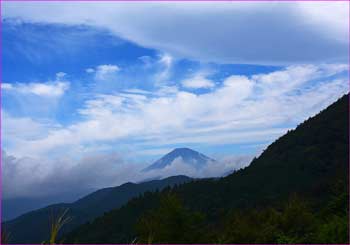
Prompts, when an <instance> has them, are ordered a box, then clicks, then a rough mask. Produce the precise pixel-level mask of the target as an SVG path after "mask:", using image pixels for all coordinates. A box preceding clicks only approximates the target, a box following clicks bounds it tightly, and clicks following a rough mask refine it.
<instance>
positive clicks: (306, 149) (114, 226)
mask: <svg viewBox="0 0 350 245" xmlns="http://www.w3.org/2000/svg"><path fill="white" fill-rule="evenodd" d="M348 135H349V96H348V95H346V96H343V97H342V98H341V99H339V100H338V101H337V102H335V103H334V104H332V105H331V106H329V107H328V108H327V109H325V110H323V111H322V112H320V113H319V114H318V115H316V116H314V117H313V118H310V119H308V120H307V121H305V122H304V123H302V124H300V125H299V126H298V127H297V128H296V129H295V130H292V131H290V132H288V133H287V134H285V135H284V136H282V137H281V138H279V139H277V140H276V141H275V142H274V143H272V144H271V145H270V146H269V147H268V148H267V149H266V150H265V151H264V152H263V153H262V154H261V155H260V156H259V157H258V158H257V159H254V160H253V161H252V163H251V164H250V166H248V167H246V168H245V169H242V170H239V171H237V172H235V173H233V174H231V175H229V176H227V177H225V178H222V179H219V180H214V179H212V180H210V179H209V180H201V181H196V182H191V183H187V184H184V185H181V186H179V187H177V188H173V189H171V190H168V189H167V190H164V191H163V192H162V193H154V194H148V195H144V196H143V197H139V198H135V199H132V200H131V201H129V202H128V204H127V205H125V206H123V207H122V208H120V209H115V210H112V211H110V212H108V213H106V214H105V215H104V216H102V217H99V218H97V219H95V220H94V222H92V223H89V224H85V225H82V226H80V227H79V228H78V229H76V230H74V231H73V232H72V233H70V234H69V235H68V236H67V240H66V241H67V242H70V243H73V242H74V243H130V242H131V241H133V240H134V239H135V238H136V239H140V241H141V242H143V243H147V242H149V241H155V242H157V243H208V242H217V241H218V240H219V242H222V240H221V238H222V237H226V238H225V239H227V241H228V243H244V242H247V243H275V242H280V243H288V242H291V243H296V242H299V243H310V242H314V240H315V239H316V235H317V239H318V238H319V239H320V241H321V242H324V241H328V240H327V239H330V237H332V235H330V234H335V235H333V237H341V239H343V240H340V241H339V242H344V239H347V236H344V234H347V233H346V232H345V233H344V231H347V227H348V220H347V208H344V207H347V203H348V202H347V200H348V185H347V183H348V173H349V171H348V170H349V168H348V160H349V159H348V157H349V156H348V153H349V140H348ZM337 186H341V188H339V187H337ZM336 187H337V188H338V189H341V191H339V192H336V194H334V193H335V192H334V189H335V188H336ZM293 193H294V194H293ZM169 195H170V197H169ZM293 195H297V196H299V197H301V199H302V200H304V199H305V200H307V202H308V203H310V206H311V207H310V211H308V209H307V208H306V206H307V205H304V204H303V202H302V201H300V202H299V201H293V200H292V201H291V202H289V201H288V200H289V199H290V197H291V196H293ZM334 195H336V196H334ZM168 197H169V198H168ZM296 199H298V198H296ZM164 200H165V201H164ZM167 200H168V201H167ZM169 200H172V201H169ZM176 200H178V201H176ZM334 200H336V201H334ZM332 205H333V206H336V205H338V206H339V205H340V207H342V209H339V210H340V211H341V214H339V215H340V216H336V211H334V210H335V209H334V208H328V209H326V210H325V209H324V207H326V206H327V207H328V206H332ZM333 206H332V207H333ZM265 209H266V212H265V211H264V212H263V211H262V210H265ZM247 210H252V211H251V212H250V211H249V215H242V214H238V217H239V218H237V219H234V220H235V222H236V223H235V222H233V225H232V227H233V228H229V229H228V230H229V231H228V232H227V233H225V234H223V233H222V232H224V231H225V230H227V229H226V228H227V227H230V226H223V227H221V226H220V224H222V223H224V222H223V220H225V217H226V216H230V215H229V214H230V213H231V212H234V213H237V212H238V213H241V212H246V211H247ZM259 210H260V211H259ZM271 210H272V211H271ZM332 210H333V211H332ZM340 211H339V212H340ZM247 212H248V211H247ZM320 212H322V213H327V214H328V215H329V216H325V217H326V218H327V220H323V218H322V217H323V216H322V215H321V216H319V213H320ZM260 213H267V214H269V215H268V216H267V217H260V216H259V214H260ZM160 214H161V215H160ZM303 214H305V215H303ZM299 215H300V216H301V217H302V218H304V219H305V220H301V221H300V222H299V223H298V222H297V221H295V220H296V217H299ZM337 215H338V214H337ZM233 217H236V216H233ZM247 217H248V218H247ZM249 217H251V218H250V220H249ZM258 217H259V218H258ZM271 217H273V218H271ZM311 218H312V219H313V221H310V220H311ZM259 219H261V222H260V221H259ZM300 219H301V218H300ZM321 219H322V220H321ZM266 220H267V221H269V222H271V227H272V228H271V229H270V230H268V231H262V230H259V231H257V232H256V235H254V234H253V233H250V232H252V231H253V227H255V226H257V227H259V225H260V226H261V229H265V228H266V227H265V225H263V224H265V223H264V222H266ZM271 220H272V221H271ZM315 220H317V221H315ZM329 220H332V222H333V220H335V221H334V223H331V224H329V223H322V222H331V221H329ZM321 221H322V222H321ZM237 222H238V223H239V224H238V225H237ZM242 222H245V223H242ZM259 222H260V223H259ZM318 223H320V225H317V226H316V225H315V224H318ZM140 224H141V225H140ZM159 224H162V225H161V226H160V225H159ZM311 224H313V225H311ZM218 227H221V228H222V229H221V228H218ZM242 227H247V228H246V231H247V234H246V236H244V237H242V236H241V237H240V236H239V234H238V233H234V232H233V233H232V230H235V229H243V228H242ZM264 227H265V228H264ZM269 227H270V226H267V228H269ZM303 227H314V228H313V229H314V230H308V229H307V228H305V229H303V230H301V229H302V228H303ZM339 227H340V228H339ZM344 227H345V228H344ZM145 229H146V231H145ZM216 229H217V231H215V230H216ZM310 229H311V228H310ZM157 230H159V231H157ZM160 230H161V231H160ZM212 232H214V233H215V232H216V233H215V234H214V235H213V237H215V239H214V238H213V239H214V240H210V239H212V237H210V236H209V235H208V234H210V233H212ZM340 233H341V234H342V235H339V234H340ZM196 234H197V235H196ZM242 234H243V232H242ZM264 234H272V235H271V236H270V237H262V236H263V235H264ZM324 234H326V235H324ZM344 237H345V238H344ZM225 241H226V240H225ZM328 242H329V241H328ZM331 242H334V241H333V240H331Z"/></svg>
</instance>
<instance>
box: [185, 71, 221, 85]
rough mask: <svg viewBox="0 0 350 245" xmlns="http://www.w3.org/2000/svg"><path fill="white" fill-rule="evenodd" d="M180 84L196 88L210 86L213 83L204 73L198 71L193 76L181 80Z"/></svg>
mask: <svg viewBox="0 0 350 245" xmlns="http://www.w3.org/2000/svg"><path fill="white" fill-rule="evenodd" d="M181 84H182V86H183V87H185V88H191V89H197V88H212V87H214V86H215V83H214V82H213V81H212V80H209V79H207V78H206V77H205V74H202V73H198V74H195V75H194V76H193V77H191V78H188V79H185V80H183V81H182V83H181Z"/></svg>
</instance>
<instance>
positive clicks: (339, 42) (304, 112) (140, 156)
mask: <svg viewBox="0 0 350 245" xmlns="http://www.w3.org/2000/svg"><path fill="white" fill-rule="evenodd" d="M133 4H134V5H127V4H125V3H124V4H122V3H84V4H82V3H60V4H58V3H38V2H36V3H30V2H29V3H8V2H6V3H4V9H3V24H2V28H3V30H2V31H3V32H2V37H3V57H2V59H3V63H2V65H3V83H2V97H3V98H2V120H3V127H2V133H3V134H2V135H3V146H2V148H3V151H4V157H3V162H4V164H5V171H4V173H5V175H8V176H12V177H11V178H6V177H5V180H6V179H7V180H8V182H6V183H7V186H11V185H12V186H19V187H18V188H15V191H13V190H12V191H11V192H12V193H14V194H13V195H18V196H21V195H24V193H31V192H34V191H33V190H36V188H38V187H37V186H38V181H35V178H36V177H37V176H35V175H34V176H33V177H30V173H32V172H33V170H35V169H40V171H39V172H40V175H41V177H40V178H42V179H44V180H42V181H44V182H45V181H47V182H48V181H49V180H50V178H52V176H55V178H58V179H60V180H62V182H66V183H70V184H71V185H74V184H76V182H74V181H76V179H78V180H79V181H80V182H81V183H85V185H86V186H85V187H86V188H87V187H89V188H90V187H92V186H93V187H103V186H106V185H114V184H118V183H122V182H125V181H128V180H135V181H136V180H140V179H144V178H146V177H149V176H141V175H140V174H139V173H138V172H137V171H138V170H139V169H140V168H143V167H144V166H145V165H148V164H150V163H151V162H152V161H153V160H156V159H157V158H158V157H160V156H162V155H163V154H164V153H167V152H168V151H170V150H171V149H173V148H175V147H190V148H193V149H196V150H198V151H200V152H203V153H204V154H206V155H209V156H211V157H214V158H216V159H219V160H220V161H219V162H220V164H221V165H215V166H211V167H210V168H208V169H206V170H203V172H202V173H201V176H215V175H218V174H220V173H219V172H220V171H219V170H222V172H225V171H227V170H229V169H232V168H236V167H241V166H242V165H241V164H243V163H242V161H241V159H242V157H243V158H244V157H246V158H245V159H250V157H252V156H254V155H257V154H259V153H260V152H261V150H263V149H264V148H265V147H266V146H267V145H268V144H269V143H271V142H272V141H273V140H275V139H276V138H278V137H279V136H281V135H283V134H284V133H285V132H287V130H289V129H292V128H295V126H296V125H298V124H299V123H301V122H302V121H303V120H305V119H307V118H308V117H310V116H312V115H314V114H316V113H318V112H319V111H320V110H321V109H323V108H325V107H326V106H328V105H329V104H331V103H332V102H334V101H335V100H336V99H337V98H339V97H340V96H342V95H343V94H344V93H346V92H348V83H347V77H348V64H347V63H348V61H347V54H348V37H347V35H348V33H347V31H348V23H347V21H346V23H345V22H344V20H347V18H348V13H347V12H346V11H345V12H344V4H348V3H334V4H327V3H323V4H320V3H318V4H314V5H312V4H310V3H305V4H304V3H302V4H300V3H293V4H291V3H288V4H287V3H283V4H282V3H280V4H274V3H270V6H269V8H268V9H266V8H265V6H262V5H261V4H258V3H255V4H253V3H247V4H242V3H237V4H228V3H218V4H216V5H213V4H211V5H210V4H208V3H205V4H204V3H198V4H197V5H196V4H193V3H192V4H185V3H182V4H181V3H173V4H167V5H165V4H160V3H158V4H156V3H153V4H143V3H133ZM315 9H317V11H315ZM345 9H348V8H346V6H345ZM39 13H46V14H39ZM217 16H220V17H217ZM28 159H29V160H28ZM247 161H248V160H246V162H245V163H244V164H247ZM6 166H7V167H6ZM18 169H21V171H18ZM167 171H168V172H166V173H163V174H164V175H170V174H174V173H193V170H191V169H184V168H183V166H177V167H174V168H173V169H170V170H167ZM186 171H187V172H186ZM191 171H192V172H191ZM92 172H94V173H96V172H98V174H92ZM111 172H113V173H114V174H111ZM13 176H15V177H13ZM57 176H58V177H57ZM76 176H79V178H76ZM82 176H84V177H82ZM23 179H26V180H25V181H20V180H23ZM73 179H75V180H74V181H73ZM41 183H42V182H41ZM5 186H6V184H5ZM24 186H26V187H24ZM48 186H50V185H49V184H48ZM67 186H69V185H68V184H67ZM8 188H9V189H10V187H8ZM26 188H27V189H26ZM51 191H52V190H51ZM8 192H10V191H8ZM9 195H10V194H9Z"/></svg>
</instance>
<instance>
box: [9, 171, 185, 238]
mask: <svg viewBox="0 0 350 245" xmlns="http://www.w3.org/2000/svg"><path fill="white" fill-rule="evenodd" d="M190 180H191V178H189V177H186V176H173V177H169V178H165V179H162V180H152V181H148V182H143V183H139V184H134V183H126V184H123V185H121V186H117V187H111V188H104V189H101V190H98V191H96V192H93V193H91V194H89V195H87V196H85V197H83V198H81V199H79V200H78V201H76V202H74V203H61V204H54V205H50V206H48V207H45V208H42V209H38V210H35V211H32V212H29V213H26V214H24V215H21V216H20V217H18V218H16V219H14V220H11V221H7V222H5V223H3V229H4V230H6V232H8V233H9V234H11V237H10V238H11V239H10V242H11V243H17V244H18V243H41V242H43V241H45V240H48V237H49V234H50V232H49V222H50V220H49V219H50V218H51V217H52V216H53V215H58V214H60V213H62V212H63V211H64V210H65V209H68V216H70V217H71V218H72V221H71V222H70V223H69V224H68V225H67V226H65V227H64V230H63V233H65V232H68V231H70V230H72V229H73V228H75V227H76V226H78V225H80V224H83V223H85V222H87V221H89V220H92V219H94V218H95V217H97V216H99V215H102V214H103V213H104V212H107V211H109V210H111V209H113V208H119V207H120V206H122V205H123V204H125V203H127V201H129V200H130V199H131V198H133V197H137V196H138V195H140V194H142V193H145V192H147V191H149V192H150V191H156V190H162V189H164V188H165V187H167V186H174V185H176V184H182V183H185V182H188V181H190ZM28 227H29V228H28Z"/></svg>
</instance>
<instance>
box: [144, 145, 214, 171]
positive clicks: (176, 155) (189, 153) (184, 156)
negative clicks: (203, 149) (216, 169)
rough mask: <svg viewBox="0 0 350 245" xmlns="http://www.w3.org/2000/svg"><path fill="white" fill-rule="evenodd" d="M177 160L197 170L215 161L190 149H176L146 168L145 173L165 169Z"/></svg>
mask: <svg viewBox="0 0 350 245" xmlns="http://www.w3.org/2000/svg"><path fill="white" fill-rule="evenodd" d="M175 160H180V161H183V162H184V163H186V164H188V165H191V166H193V167H195V168H201V167H203V166H205V165H206V164H207V163H209V162H211V161H215V160H213V159H211V158H209V157H207V156H206V155H204V154H202V153H199V152H198V151H194V150H192V149H190V148H176V149H174V150H172V151H171V152H169V153H168V154H166V155H165V156H163V157H162V158H160V159H159V160H157V161H156V162H154V163H153V164H152V165H150V166H148V167H147V168H145V169H144V170H143V171H144V172H147V171H150V170H154V169H163V168H165V167H166V166H169V165H171V164H172V163H173V162H174V161H175Z"/></svg>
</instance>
